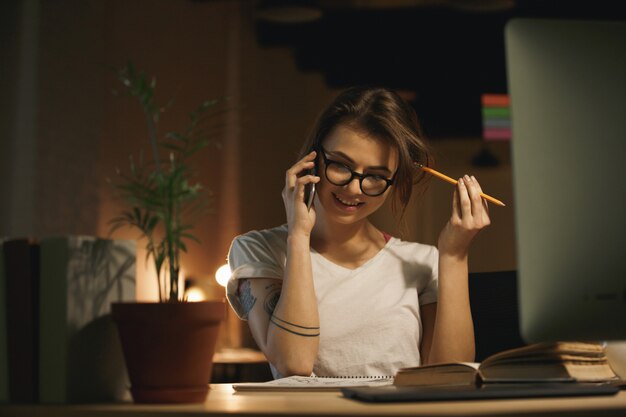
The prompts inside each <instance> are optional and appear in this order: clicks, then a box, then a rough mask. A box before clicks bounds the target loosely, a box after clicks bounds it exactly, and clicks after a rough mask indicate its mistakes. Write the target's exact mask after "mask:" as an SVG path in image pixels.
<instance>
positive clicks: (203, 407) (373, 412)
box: [0, 384, 626, 417]
mask: <svg viewBox="0 0 626 417" xmlns="http://www.w3.org/2000/svg"><path fill="white" fill-rule="evenodd" d="M536 414H541V415H543V416H545V415H554V416H578V417H582V416H585V417H586V416H602V417H610V416H625V415H626V391H620V392H619V393H618V394H617V395H616V396H610V397H608V396H607V397H575V398H574V397H570V398H542V399H522V400H520V399H516V400H489V401H455V402H422V403H396V404H368V403H361V402H357V401H353V400H348V399H346V398H343V397H342V396H341V393H339V392H310V393H302V392H297V393H296V392H292V393H278V392H271V393H260V392H254V393H235V391H233V389H232V387H231V385H230V384H214V385H212V386H211V391H210V393H209V396H208V398H207V401H206V402H205V403H204V404H195V405H137V404H102V405H62V406H60V405H57V406H54V405H7V404H1V405H0V416H2V417H26V416H29V417H30V416H38V417H60V416H63V417H78V416H80V417H83V416H94V417H106V416H111V417H148V416H149V417H152V416H154V417H157V416H158V417H166V416H167V415H176V416H247V417H251V416H281V417H288V416H309V417H312V416H478V415H480V416H507V417H511V416H530V415H536Z"/></svg>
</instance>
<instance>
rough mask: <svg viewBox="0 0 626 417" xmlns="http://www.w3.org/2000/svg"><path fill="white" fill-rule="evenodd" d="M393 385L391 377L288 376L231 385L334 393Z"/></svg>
mask: <svg viewBox="0 0 626 417" xmlns="http://www.w3.org/2000/svg"><path fill="white" fill-rule="evenodd" d="M391 384H393V378H392V377H376V376H372V377H366V376H363V377H319V376H308V377H307V376H290V377H286V378H280V379H275V380H273V381H268V382H244V383H239V384H233V389H234V390H235V391H283V390H286V391H290V390H303V391H334V390H339V389H341V388H343V387H372V386H383V385H391Z"/></svg>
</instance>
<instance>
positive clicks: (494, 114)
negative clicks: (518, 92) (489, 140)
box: [483, 107, 511, 119]
mask: <svg viewBox="0 0 626 417" xmlns="http://www.w3.org/2000/svg"><path fill="white" fill-rule="evenodd" d="M510 117H511V109H509V108H508V107H483V119H491V118H492V119H502V118H507V119H508V118H510Z"/></svg>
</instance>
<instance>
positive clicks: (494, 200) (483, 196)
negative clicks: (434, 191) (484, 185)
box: [416, 164, 505, 207]
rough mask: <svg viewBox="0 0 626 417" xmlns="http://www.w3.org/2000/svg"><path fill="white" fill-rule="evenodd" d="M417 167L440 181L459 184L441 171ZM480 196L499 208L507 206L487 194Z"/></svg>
mask: <svg viewBox="0 0 626 417" xmlns="http://www.w3.org/2000/svg"><path fill="white" fill-rule="evenodd" d="M416 165H417V167H418V168H420V169H421V170H422V171H424V172H428V173H429V174H431V175H434V176H435V177H437V178H439V179H442V180H444V181H446V182H449V183H450V184H454V185H457V184H458V181H457V180H455V179H454V178H450V177H448V176H447V175H445V174H442V173H441V172H439V171H435V170H434V169H432V168H429V167H425V166H423V165H421V164H416ZM480 196H481V197H482V198H484V199H485V200H487V201H489V202H491V203H493V204H496V205H498V206H502V207H504V206H505V204H504V203H503V202H502V201H500V200H498V199H496V198H493V197H492V196H490V195H487V194H485V193H480Z"/></svg>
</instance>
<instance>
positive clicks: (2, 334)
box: [0, 237, 9, 403]
mask: <svg viewBox="0 0 626 417" xmlns="http://www.w3.org/2000/svg"><path fill="white" fill-rule="evenodd" d="M5 240H6V239H5V238H3V237H0V403H5V402H9V357H8V352H7V311H6V305H7V304H6V303H7V301H6V278H5V277H6V275H5V272H4V249H3V246H2V244H3V242H4V241H5Z"/></svg>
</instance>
